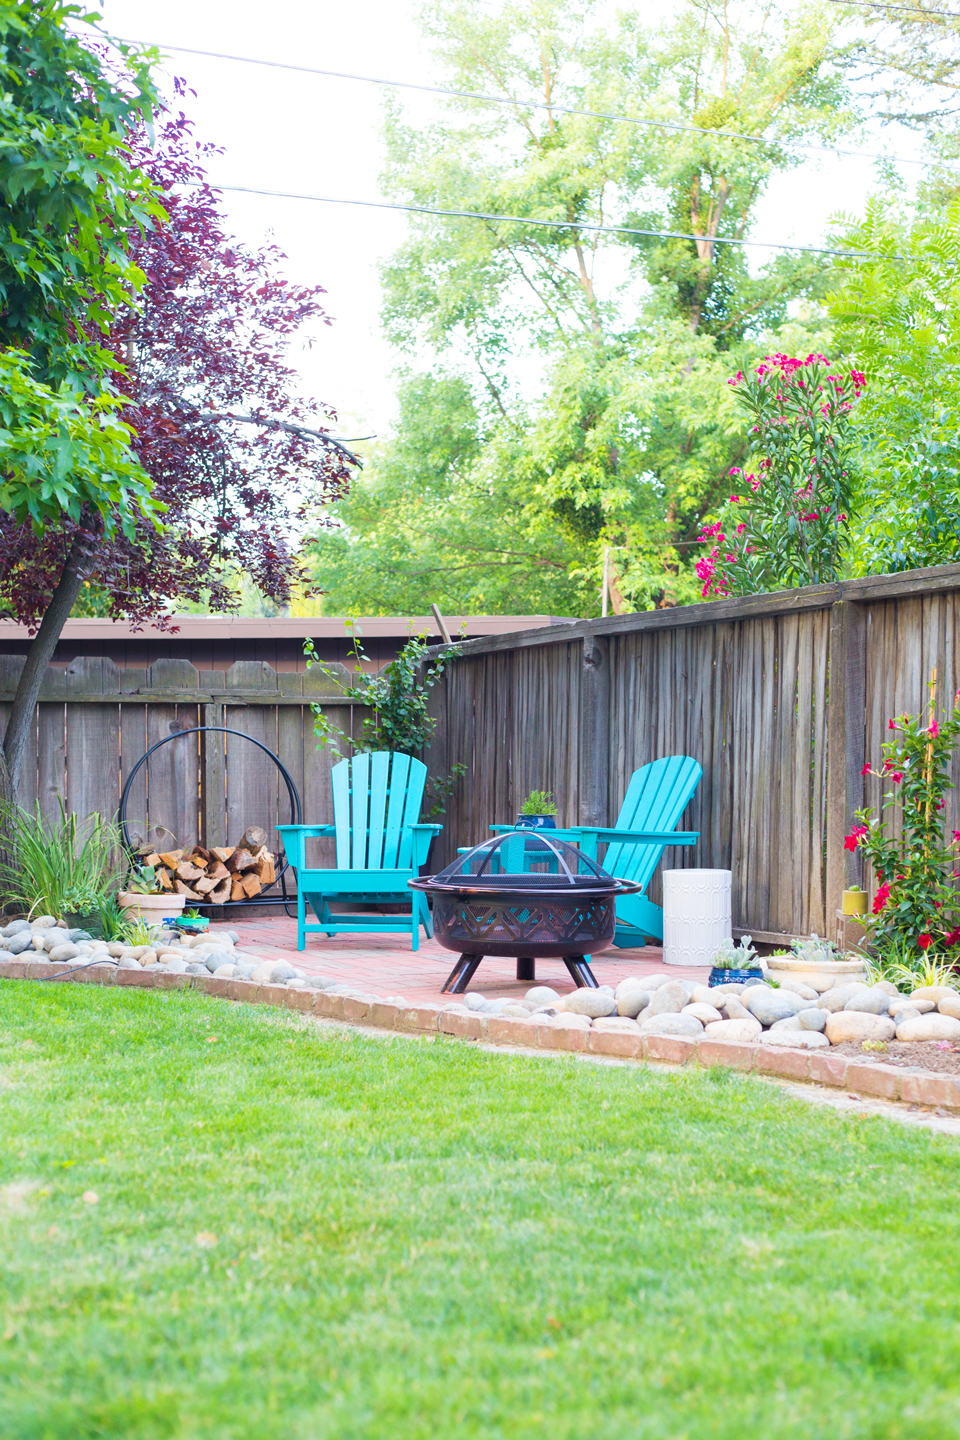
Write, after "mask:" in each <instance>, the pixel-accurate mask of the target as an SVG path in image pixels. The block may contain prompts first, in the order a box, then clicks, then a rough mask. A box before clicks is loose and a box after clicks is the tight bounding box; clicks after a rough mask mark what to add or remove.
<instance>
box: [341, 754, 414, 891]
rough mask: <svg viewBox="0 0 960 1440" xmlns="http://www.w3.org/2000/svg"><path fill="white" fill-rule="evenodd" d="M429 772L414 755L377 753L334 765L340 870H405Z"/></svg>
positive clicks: (410, 859) (411, 852) (411, 854)
mask: <svg viewBox="0 0 960 1440" xmlns="http://www.w3.org/2000/svg"><path fill="white" fill-rule="evenodd" d="M426 778H427V767H426V765H424V764H423V763H422V761H420V760H414V759H413V758H412V757H411V756H410V755H399V754H396V753H394V752H391V751H389V750H375V751H373V752H371V753H369V754H365V755H355V756H354V757H353V759H352V760H341V761H340V762H339V764H337V765H334V767H333V770H332V771H331V775H330V779H331V783H332V787H333V823H334V828H335V831H336V844H337V868H338V869H340V870H406V869H408V868H409V867H410V866H411V865H412V864H413V835H412V832H411V831H410V829H409V827H410V826H411V825H416V824H417V822H418V821H419V819H420V806H421V805H422V803H423V789H424V785H425V783H426Z"/></svg>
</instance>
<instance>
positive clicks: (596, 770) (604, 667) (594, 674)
mask: <svg viewBox="0 0 960 1440" xmlns="http://www.w3.org/2000/svg"><path fill="white" fill-rule="evenodd" d="M609 643H610V642H609V641H608V640H605V639H602V638H600V637H599V636H596V635H585V636H584V637H583V660H582V664H581V668H580V716H579V721H580V724H579V729H580V824H581V825H606V824H608V816H607V806H608V803H609V799H608V782H609V778H610V728H609V710H610V651H609Z"/></svg>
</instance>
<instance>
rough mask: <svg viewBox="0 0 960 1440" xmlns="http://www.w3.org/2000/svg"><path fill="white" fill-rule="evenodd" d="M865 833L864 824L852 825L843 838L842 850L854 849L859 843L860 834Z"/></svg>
mask: <svg viewBox="0 0 960 1440" xmlns="http://www.w3.org/2000/svg"><path fill="white" fill-rule="evenodd" d="M866 833H867V827H866V825H854V827H853V829H852V830H851V831H850V834H849V835H847V836H846V837H845V839H844V842H843V848H844V850H856V848H857V846H858V845H859V844H860V836H861V835H866Z"/></svg>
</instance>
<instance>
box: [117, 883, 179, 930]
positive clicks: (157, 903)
mask: <svg viewBox="0 0 960 1440" xmlns="http://www.w3.org/2000/svg"><path fill="white" fill-rule="evenodd" d="M117 900H118V902H119V905H120V909H121V910H123V911H124V913H125V914H127V915H129V917H130V919H131V920H146V922H147V924H148V925H159V923H160V921H161V920H165V919H166V918H167V916H168V915H182V914H183V907H184V906H185V905H186V903H187V897H186V895H136V894H134V893H133V891H128V890H121V892H120V894H119V895H118V896H117Z"/></svg>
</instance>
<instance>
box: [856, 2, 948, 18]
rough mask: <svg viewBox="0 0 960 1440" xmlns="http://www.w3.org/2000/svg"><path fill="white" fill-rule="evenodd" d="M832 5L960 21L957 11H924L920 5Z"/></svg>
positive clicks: (870, 3)
mask: <svg viewBox="0 0 960 1440" xmlns="http://www.w3.org/2000/svg"><path fill="white" fill-rule="evenodd" d="M830 3H831V5H856V6H858V8H859V9H861V10H898V11H899V12H900V13H901V14H902V15H923V16H926V17H927V18H929V19H931V20H960V14H958V13H957V12H956V11H955V10H922V9H921V8H920V6H919V5H881V4H880V3H879V0H830Z"/></svg>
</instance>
